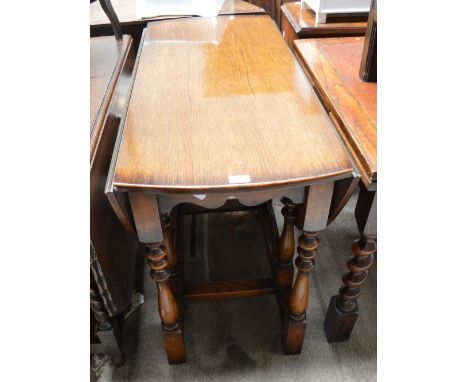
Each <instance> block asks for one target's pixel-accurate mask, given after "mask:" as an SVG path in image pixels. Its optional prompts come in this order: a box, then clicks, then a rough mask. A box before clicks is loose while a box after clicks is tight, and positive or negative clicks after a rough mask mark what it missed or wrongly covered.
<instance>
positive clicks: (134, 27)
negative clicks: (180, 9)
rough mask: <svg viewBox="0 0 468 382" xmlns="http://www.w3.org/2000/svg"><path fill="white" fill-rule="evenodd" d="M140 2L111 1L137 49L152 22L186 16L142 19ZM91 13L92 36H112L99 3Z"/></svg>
mask: <svg viewBox="0 0 468 382" xmlns="http://www.w3.org/2000/svg"><path fill="white" fill-rule="evenodd" d="M137 1H138V0H111V2H112V6H113V8H114V10H115V13H116V14H117V17H118V18H119V22H120V25H121V27H122V33H126V34H129V35H131V36H132V38H133V39H134V44H135V46H136V47H138V46H139V44H140V37H141V33H142V31H143V29H144V28H145V27H146V25H147V24H148V23H149V22H151V21H161V20H169V19H174V18H183V17H184V16H169V17H165V16H162V17H152V18H145V19H140V18H138V15H137V6H136V3H137ZM90 9H91V11H90V12H91V13H90V28H91V36H92V37H94V36H110V35H112V34H113V32H112V28H111V24H110V22H109V19H108V17H107V16H106V14H105V13H104V11H103V10H102V8H101V5H100V4H99V2H97V1H96V2H94V3H92V4H91V8H90ZM264 13H265V10H264V9H263V8H260V7H257V6H256V5H253V4H250V3H248V2H247V1H242V0H226V2H225V3H224V5H223V7H222V8H221V11H220V15H236V14H248V15H250V14H252V15H255V14H264Z"/></svg>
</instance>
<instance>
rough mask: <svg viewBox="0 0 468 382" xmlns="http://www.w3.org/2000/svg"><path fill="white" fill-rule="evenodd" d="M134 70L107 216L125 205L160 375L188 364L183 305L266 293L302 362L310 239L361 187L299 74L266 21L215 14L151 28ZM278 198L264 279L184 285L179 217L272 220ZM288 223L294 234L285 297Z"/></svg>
mask: <svg viewBox="0 0 468 382" xmlns="http://www.w3.org/2000/svg"><path fill="white" fill-rule="evenodd" d="M252 36H256V38H255V39H253V38H252ZM135 66H136V67H137V71H136V73H137V74H136V76H135V80H134V83H133V85H132V92H131V95H130V96H129V97H128V98H127V102H128V108H127V109H126V110H127V112H126V115H125V116H124V118H123V120H122V123H121V126H120V129H119V139H118V141H117V143H116V146H115V150H114V156H113V160H112V165H111V169H110V171H109V177H108V182H107V185H106V192H107V193H108V195H109V197H110V198H111V199H110V200H111V202H112V204H113V205H115V206H116V208H117V209H119V208H121V207H122V206H124V205H127V203H128V205H129V206H130V207H129V209H128V212H127V215H128V216H130V215H131V216H132V217H133V221H134V224H135V227H136V231H137V234H138V239H139V241H140V242H141V243H143V244H144V245H145V246H146V257H147V260H148V265H149V268H150V274H151V277H152V278H153V280H154V281H155V283H156V285H157V289H158V295H159V298H158V310H159V315H160V317H161V323H162V334H163V338H164V345H165V349H166V353H167V357H168V361H169V363H182V362H184V361H185V347H184V341H183V335H182V314H181V313H182V308H183V306H182V304H181V303H180V301H182V299H183V297H184V294H185V297H186V298H191V297H192V298H207V297H216V295H218V296H220V295H223V296H221V297H227V296H228V295H230V296H231V297H236V296H247V295H249V296H254V295H258V294H265V293H276V295H277V297H278V300H279V306H280V311H281V314H282V317H283V324H284V328H283V349H284V352H285V353H287V354H297V353H300V352H301V349H302V342H303V339H304V333H305V327H306V309H307V305H308V273H309V272H310V270H311V269H312V268H313V266H314V263H315V257H316V255H317V248H318V240H317V236H318V232H319V231H321V230H323V229H324V228H325V227H326V226H327V224H328V223H329V222H330V221H331V220H332V219H333V217H334V216H336V214H337V213H338V212H339V210H340V209H341V208H342V207H343V206H344V204H345V203H346V201H347V199H348V198H349V196H350V195H351V194H350V192H352V190H353V189H354V188H355V184H356V183H357V181H358V178H357V175H356V172H355V170H354V167H353V165H352V163H351V161H350V159H349V157H348V155H347V153H346V150H345V148H344V145H343V144H342V142H341V140H340V138H339V137H338V135H337V134H336V132H335V130H334V128H333V125H332V122H331V121H330V119H329V117H328V115H327V113H326V112H325V110H324V108H323V106H322V105H321V103H320V101H319V99H318V98H317V96H316V94H315V93H314V91H313V90H312V87H311V86H310V84H309V82H308V80H307V78H306V76H305V75H304V73H303V71H302V70H301V68H300V66H299V64H298V62H297V61H296V60H295V58H294V56H293V55H292V54H291V52H290V50H289V49H288V48H287V45H286V44H285V42H284V40H283V38H282V37H281V35H280V33H279V31H278V29H277V27H276V25H275V24H274V22H273V21H272V20H271V19H270V18H269V17H268V16H219V17H217V18H187V19H178V20H167V21H164V22H157V23H149V24H148V27H147V30H146V31H145V32H144V33H143V36H142V43H141V45H140V49H139V54H138V57H137V60H136V64H135ZM155 89H157V91H155ZM117 196H118V197H117ZM275 197H281V198H283V201H284V203H285V208H283V211H282V213H283V215H284V217H285V224H284V229H283V232H282V233H281V237H280V238H278V240H274V239H272V240H269V241H268V242H269V246H270V252H271V253H272V254H273V256H272V257H273V258H274V268H275V272H274V275H273V278H272V280H270V281H268V280H267V281H265V280H263V281H261V280H253V281H252V280H251V281H243V282H242V283H237V284H236V283H230V284H229V283H228V284H224V285H210V286H206V287H202V288H200V287H198V288H197V286H191V287H188V288H186V287H185V286H184V285H183V280H182V277H183V275H182V273H181V271H182V268H181V267H180V259H179V256H178V254H177V245H176V243H175V242H176V241H177V239H176V238H175V236H177V234H176V231H175V229H174V227H176V226H177V224H176V222H175V221H174V220H175V219H177V214H178V212H179V211H180V210H181V208H179V207H184V208H190V207H194V206H196V207H195V208H198V209H200V208H203V209H205V210H207V209H208V210H214V209H217V208H218V209H219V208H221V210H222V209H223V208H238V206H239V205H243V206H247V207H253V206H260V207H259V208H262V209H263V210H264V216H270V217H271V216H272V213H271V212H270V213H268V209H269V208H268V202H269V201H270V200H271V199H272V198H275ZM118 199H120V201H121V203H120V204H119V203H116V200H118ZM187 206H188V207H187ZM270 211H271V209H270ZM267 223H268V224H267ZM294 224H296V226H297V227H299V228H300V229H301V230H302V235H301V237H300V238H299V242H298V257H297V259H296V266H297V269H298V275H297V278H296V280H295V282H294V285H293V275H294V270H293V265H292V259H293V256H294V246H295V239H294V229H293V227H294ZM274 227H276V222H275V221H274V220H272V218H270V219H269V220H268V219H265V231H268V232H269V233H268V234H266V235H265V236H266V237H267V236H268V237H273V238H274V237H275V234H274V231H275V229H274ZM217 292H219V293H217Z"/></svg>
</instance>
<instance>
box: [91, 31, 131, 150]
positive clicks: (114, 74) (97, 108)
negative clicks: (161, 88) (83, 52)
mask: <svg viewBox="0 0 468 382" xmlns="http://www.w3.org/2000/svg"><path fill="white" fill-rule="evenodd" d="M130 48H131V37H130V36H123V39H122V40H120V41H117V40H116V39H115V38H114V37H113V36H109V37H95V38H91V39H90V118H89V119H90V128H91V153H94V152H95V150H96V143H97V142H96V141H97V140H98V139H99V136H100V134H101V130H102V127H103V123H104V121H105V118H106V116H107V111H108V108H109V104H110V100H111V98H112V95H113V94H114V89H115V86H116V84H117V80H118V79H119V78H120V74H121V73H122V69H123V66H124V63H125V60H126V59H127V57H128V52H129V51H130Z"/></svg>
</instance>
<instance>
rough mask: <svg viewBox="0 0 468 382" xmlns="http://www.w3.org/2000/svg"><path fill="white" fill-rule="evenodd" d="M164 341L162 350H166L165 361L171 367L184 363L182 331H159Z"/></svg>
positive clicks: (179, 329)
mask: <svg viewBox="0 0 468 382" xmlns="http://www.w3.org/2000/svg"><path fill="white" fill-rule="evenodd" d="M161 333H162V336H163V340H164V348H165V349H166V355H167V361H168V362H169V363H170V364H171V365H176V364H180V363H184V362H185V346H184V337H183V335H182V329H181V328H180V327H179V328H178V329H176V330H170V331H169V330H166V329H164V328H162V329H161Z"/></svg>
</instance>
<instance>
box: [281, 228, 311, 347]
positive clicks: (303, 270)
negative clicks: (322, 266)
mask: <svg viewBox="0 0 468 382" xmlns="http://www.w3.org/2000/svg"><path fill="white" fill-rule="evenodd" d="M317 248H318V241H317V233H316V232H308V231H302V235H301V237H300V238H299V243H298V247H297V255H298V256H297V258H296V266H297V270H298V272H297V277H296V280H295V281H294V286H293V289H292V291H291V297H290V298H289V317H288V323H287V325H286V331H285V334H284V339H283V347H284V350H285V353H286V354H299V353H300V352H301V351H302V343H303V340H304V335H303V334H302V333H303V332H305V328H306V323H307V318H306V310H307V305H308V299H309V272H310V271H311V270H312V269H313V267H314V266H315V257H316V256H317V254H318V251H317ZM299 333H300V334H301V335H298V334H299Z"/></svg>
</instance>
